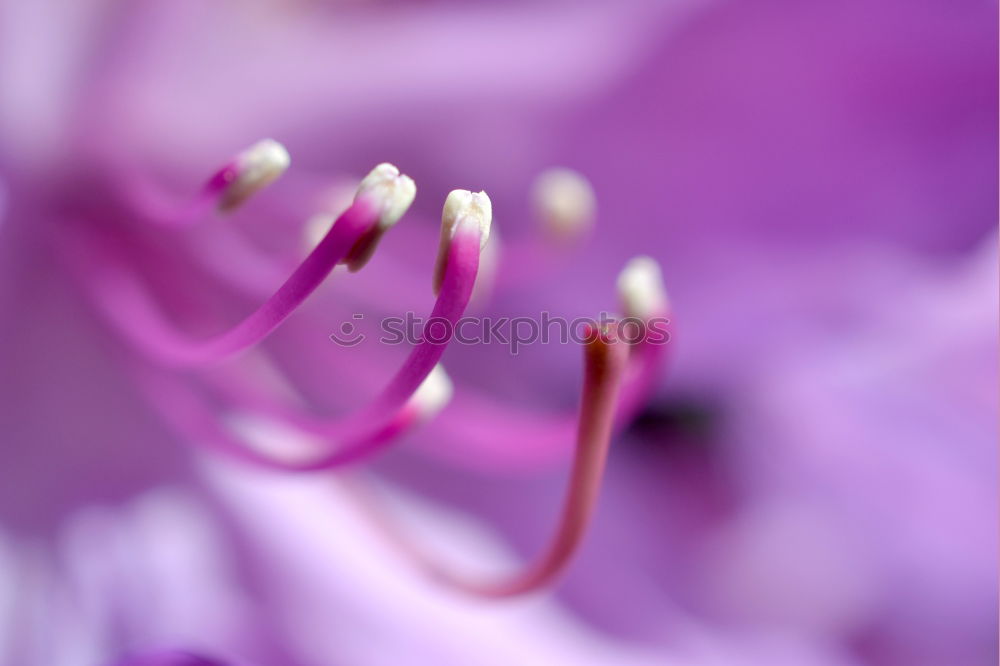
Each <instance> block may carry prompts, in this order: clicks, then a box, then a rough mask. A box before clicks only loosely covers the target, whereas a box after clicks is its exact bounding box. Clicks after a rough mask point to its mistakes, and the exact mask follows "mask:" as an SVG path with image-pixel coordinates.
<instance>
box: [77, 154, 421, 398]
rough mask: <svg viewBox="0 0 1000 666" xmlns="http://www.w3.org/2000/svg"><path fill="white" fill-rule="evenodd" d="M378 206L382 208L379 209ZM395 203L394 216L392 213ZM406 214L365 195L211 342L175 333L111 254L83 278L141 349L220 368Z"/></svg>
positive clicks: (86, 269)
mask: <svg viewBox="0 0 1000 666" xmlns="http://www.w3.org/2000/svg"><path fill="white" fill-rule="evenodd" d="M392 168H393V169H394V168H395V167H392ZM377 169H378V168H377ZM397 173H398V172H397ZM403 179H405V180H406V181H409V178H406V177H405V176H400V177H398V178H397V180H399V181H402V180H403ZM409 182H410V185H409V190H410V193H411V196H410V197H409V198H406V197H403V199H406V201H407V203H408V201H411V200H412V191H413V190H412V181H409ZM403 187H404V188H405V187H406V186H405V184H404V185H403ZM376 203H378V204H381V206H379V207H373V204H376ZM390 203H391V210H389V211H388V212H387V208H386V206H387V205H389V204H390ZM404 210H405V206H402V202H401V200H400V199H399V198H396V199H395V200H394V201H393V202H387V201H385V200H381V201H380V200H379V199H378V197H376V196H371V195H370V193H369V191H367V190H366V191H359V196H358V197H357V199H356V200H355V202H354V204H353V205H352V206H351V207H350V208H349V209H348V210H347V211H345V212H344V213H343V214H342V215H341V216H340V217H339V218H338V219H337V221H336V223H334V225H333V227H332V228H331V229H330V231H329V232H328V233H327V235H326V236H325V237H324V239H323V241H322V242H320V243H319V245H317V246H316V248H315V249H314V250H313V251H312V252H311V253H310V254H309V256H307V257H306V258H305V260H303V262H302V263H301V264H299V266H298V268H296V269H295V271H294V272H293V273H292V275H291V276H290V277H289V278H288V279H287V280H286V281H285V283H284V284H282V285H281V287H279V288H278V290H277V291H276V292H275V293H274V294H273V295H272V296H271V297H270V298H268V299H267V300H266V301H265V302H264V303H263V304H262V305H261V306H260V307H259V308H258V309H257V310H256V311H255V312H254V313H252V314H251V315H249V316H248V317H247V318H245V319H244V320H243V321H242V322H240V323H239V324H237V325H236V326H234V327H232V328H231V329H229V330H228V331H227V332H225V333H222V334H219V335H217V336H214V337H212V338H210V339H208V340H191V339H188V338H186V337H185V336H184V335H183V334H182V333H180V332H178V331H176V330H175V329H173V328H172V327H171V325H170V324H169V323H168V322H167V321H166V320H165V318H164V316H163V315H162V314H161V313H160V312H159V311H158V310H157V308H156V306H155V305H154V304H153V303H152V300H151V298H150V296H149V295H148V294H147V293H146V291H145V290H144V289H143V287H142V286H141V285H140V284H139V283H138V281H137V279H136V277H135V275H134V274H133V273H132V271H131V270H130V269H129V268H128V267H127V266H125V265H124V263H123V262H122V261H120V260H119V259H118V258H116V257H114V256H112V255H110V254H109V253H108V252H107V250H106V249H105V250H103V251H102V249H101V248H98V249H97V252H98V253H100V254H102V255H103V256H102V257H101V258H100V259H99V260H97V261H94V262H92V265H90V266H86V267H84V271H83V276H84V277H85V279H86V282H87V283H88V284H89V285H90V286H91V287H92V288H93V291H94V296H95V297H96V299H97V301H98V305H99V306H100V307H101V309H102V310H103V311H104V312H105V314H106V315H107V316H108V318H109V319H110V320H111V321H112V322H113V323H114V324H115V325H116V326H117V327H118V328H119V329H120V330H121V331H122V332H123V333H124V334H125V335H126V337H128V338H129V339H130V340H131V341H132V342H133V343H134V344H136V345H137V346H139V347H140V348H142V349H144V350H145V351H147V352H148V353H151V354H153V355H154V356H156V357H158V358H159V359H160V360H161V361H163V362H166V363H170V364H173V365H198V364H202V363H206V362H214V361H218V360H221V359H223V358H225V357H227V356H230V355H232V354H235V353H237V352H239V351H242V350H243V349H246V348H248V347H250V346H253V345H255V344H257V343H258V342H260V341H261V340H262V339H264V338H265V337H266V336H267V335H268V334H270V333H271V331H273V330H274V329H275V328H276V327H277V326H278V325H279V324H281V322H282V321H284V320H285V319H286V318H287V317H288V316H289V315H290V314H291V313H292V312H294V311H295V310H296V309H297V308H298V306H299V305H301V303H302V302H303V301H304V300H305V299H306V298H307V297H308V296H309V295H310V294H311V293H312V292H313V291H315V290H316V288H317V287H318V286H319V284H320V283H321V282H322V281H323V279H324V278H326V276H327V275H329V273H330V271H331V270H333V267H334V266H335V265H337V264H338V263H340V262H343V261H347V260H348V258H349V257H350V254H351V252H354V251H355V250H356V249H357V248H358V246H359V244H360V243H362V242H364V239H366V238H370V237H371V234H370V232H371V230H372V229H373V228H375V227H378V226H379V225H384V224H385V222H386V220H391V221H392V222H394V221H395V220H398V219H399V216H400V215H401V214H402V212H403V211H404ZM84 243H86V241H84ZM91 244H92V243H91ZM67 254H68V255H70V258H71V260H72V259H73V258H74V257H73V254H74V253H73V251H72V250H67ZM432 365H433V364H432ZM429 370H430V368H428V371H429ZM421 379H422V378H421Z"/></svg>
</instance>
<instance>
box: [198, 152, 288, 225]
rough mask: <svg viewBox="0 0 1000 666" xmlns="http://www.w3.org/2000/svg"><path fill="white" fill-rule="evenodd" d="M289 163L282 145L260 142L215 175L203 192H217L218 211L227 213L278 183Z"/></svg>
mask: <svg viewBox="0 0 1000 666" xmlns="http://www.w3.org/2000/svg"><path fill="white" fill-rule="evenodd" d="M290 163H291V158H290V157H289V155H288V151H287V150H285V147H284V146H283V145H281V144H280V143H278V142H277V141H275V140H274V139H263V140H261V141H258V142H257V143H255V144H254V145H252V146H250V147H249V148H247V149H246V150H244V151H243V152H241V153H240V154H239V155H237V156H236V157H235V158H233V161H232V162H230V163H229V164H227V165H226V166H224V167H222V168H221V169H220V170H219V171H218V172H216V174H215V175H214V176H212V178H211V179H209V181H208V183H207V184H206V185H205V190H206V191H208V192H210V193H214V192H218V196H219V210H221V211H223V212H230V211H233V210H235V209H236V208H238V207H239V206H240V205H241V204H243V202H244V201H246V200H247V199H249V198H250V197H251V196H253V195H254V194H255V193H256V192H258V191H259V190H261V189H263V188H265V187H267V186H268V185H270V184H271V183H273V182H274V181H275V180H277V179H278V177H279V176H281V174H283V173H284V172H285V169H287V168H288V165H289V164H290Z"/></svg>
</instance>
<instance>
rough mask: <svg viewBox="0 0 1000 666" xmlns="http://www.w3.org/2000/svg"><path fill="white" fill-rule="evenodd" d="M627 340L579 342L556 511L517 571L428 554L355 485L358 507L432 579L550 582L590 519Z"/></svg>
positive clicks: (529, 587) (505, 584)
mask: <svg viewBox="0 0 1000 666" xmlns="http://www.w3.org/2000/svg"><path fill="white" fill-rule="evenodd" d="M627 354H628V350H627V345H625V344H624V343H621V342H619V341H617V340H615V339H613V338H608V337H605V336H601V337H600V338H598V339H597V340H596V341H594V342H592V343H589V344H587V345H586V346H585V348H584V358H585V370H584V382H583V396H582V400H581V405H580V413H579V419H578V425H577V445H576V453H575V456H574V459H573V467H572V469H571V471H570V481H569V489H568V492H567V495H566V499H565V501H564V504H563V509H562V514H561V517H560V520H559V523H558V525H557V527H556V530H555V533H554V535H553V537H552V539H551V541H550V542H549V546H548V548H547V549H546V550H545V551H544V552H543V554H542V556H541V557H540V558H539V559H537V560H536V561H534V562H533V563H531V564H529V565H528V566H526V567H525V568H524V569H523V570H522V571H521V572H519V573H515V574H514V575H512V576H509V577H506V578H502V579H499V580H494V581H489V580H481V581H480V580H472V579H468V578H466V577H464V576H461V575H459V574H457V573H455V572H454V571H452V570H451V569H450V568H449V567H447V566H446V565H444V564H442V563H440V562H438V561H436V560H434V559H432V558H431V557H430V556H429V555H428V554H427V553H426V552H424V551H423V550H421V549H420V548H418V547H417V546H416V544H414V543H413V542H412V541H411V540H410V539H409V538H408V537H407V535H406V534H405V533H404V531H403V530H402V529H400V527H399V526H398V525H397V524H396V523H395V522H394V521H393V520H392V519H391V518H390V516H389V515H388V513H387V512H385V511H384V510H383V509H382V507H381V506H380V505H379V503H378V502H377V501H376V498H375V497H374V496H373V495H370V494H368V493H365V492H363V491H361V489H358V490H359V494H358V495H357V499H358V502H359V506H360V508H361V509H362V510H363V511H364V512H365V513H366V514H367V515H368V517H369V518H370V519H371V520H372V521H373V522H374V523H375V525H376V526H377V527H378V528H379V529H380V530H381V531H382V532H383V533H384V535H385V536H386V538H387V539H388V540H389V541H390V542H391V543H392V544H393V545H394V546H396V547H397V548H398V549H399V550H400V551H401V552H402V553H403V554H404V555H406V556H407V557H409V558H410V559H412V560H414V562H415V563H416V564H417V565H418V566H419V567H420V568H421V569H423V570H424V571H425V572H426V573H428V574H429V575H430V576H431V577H432V578H433V579H434V580H436V581H438V582H440V583H442V584H444V585H446V586H448V587H452V588H455V589H457V590H459V591H462V592H464V593H467V594H471V595H474V596H481V597H489V598H502V597H513V596H518V595H522V594H527V593H530V592H533V591H536V590H539V589H541V588H543V587H546V586H548V585H549V584H551V583H553V582H554V581H555V580H556V578H557V577H558V576H559V574H560V573H561V572H562V571H563V570H564V569H565V567H566V565H567V564H568V563H569V561H570V559H571V558H572V556H573V554H574V553H575V551H576V549H577V547H578V546H579V544H580V542H581V540H582V539H583V536H584V534H585V532H586V530H587V527H588V525H589V523H590V519H591V516H592V514H593V511H594V506H595V504H596V502H597V497H598V494H599V492H600V488H601V481H602V478H603V474H604V467H605V464H606V462H607V456H608V449H609V447H610V441H611V433H612V427H613V422H614V414H615V409H616V403H617V399H618V395H619V388H620V383H621V379H622V376H623V374H624V371H625V364H626V356H627Z"/></svg>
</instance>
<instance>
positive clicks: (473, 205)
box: [434, 190, 493, 294]
mask: <svg viewBox="0 0 1000 666" xmlns="http://www.w3.org/2000/svg"><path fill="white" fill-rule="evenodd" d="M492 223H493V204H492V202H490V198H489V196H488V195H487V194H486V192H470V191H469V190H452V191H451V192H449V193H448V197H447V198H446V199H445V201H444V210H443V211H442V213H441V243H440V244H439V246H438V256H437V261H436V262H435V266H434V293H435V294H436V293H438V291H440V289H441V282H442V280H444V271H445V268H446V267H447V265H448V250H449V249H450V248H451V240H452V238H454V237H455V232H456V231H458V228H459V226H461V225H462V224H474V225H476V226H477V227H478V228H479V249H480V250H482V249H483V248H485V247H486V242H487V241H488V240H489V238H490V225H491V224H492Z"/></svg>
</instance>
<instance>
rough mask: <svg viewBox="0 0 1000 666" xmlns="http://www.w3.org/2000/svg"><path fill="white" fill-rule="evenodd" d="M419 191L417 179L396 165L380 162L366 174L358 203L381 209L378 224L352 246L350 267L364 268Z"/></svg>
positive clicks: (356, 197)
mask: <svg viewBox="0 0 1000 666" xmlns="http://www.w3.org/2000/svg"><path fill="white" fill-rule="evenodd" d="M416 194H417V186H416V184H414V182H413V180H412V179H411V178H410V177H409V176H405V175H402V174H400V173H399V169H397V168H396V167H395V166H393V165H392V164H388V163H382V164H379V165H378V166H376V167H375V168H374V169H372V170H371V172H370V173H369V174H368V175H367V176H365V177H364V179H363V180H362V181H361V185H359V186H358V192H357V194H356V195H355V197H354V202H355V203H358V202H362V201H365V202H368V205H370V206H371V207H373V208H374V210H375V211H377V214H378V224H376V225H375V226H374V227H372V228H371V229H370V230H369V231H368V233H367V234H365V236H364V237H362V238H361V239H360V240H359V241H358V242H357V244H356V245H355V246H354V247H353V248H351V251H350V253H348V256H347V259H346V261H345V263H346V264H347V268H348V269H349V270H351V271H352V272H354V271H358V270H361V268H363V267H364V265H365V264H366V263H368V260H369V259H371V256H372V254H374V252H375V247H376V246H377V245H378V242H379V239H381V238H382V234H384V233H385V232H386V231H388V230H389V229H390V228H391V227H392V225H394V224H396V222H398V221H399V218H401V217H402V216H403V214H404V213H405V212H406V211H407V209H408V208H409V207H410V204H412V203H413V198H414V197H415V196H416Z"/></svg>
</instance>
